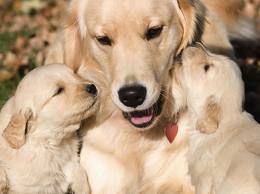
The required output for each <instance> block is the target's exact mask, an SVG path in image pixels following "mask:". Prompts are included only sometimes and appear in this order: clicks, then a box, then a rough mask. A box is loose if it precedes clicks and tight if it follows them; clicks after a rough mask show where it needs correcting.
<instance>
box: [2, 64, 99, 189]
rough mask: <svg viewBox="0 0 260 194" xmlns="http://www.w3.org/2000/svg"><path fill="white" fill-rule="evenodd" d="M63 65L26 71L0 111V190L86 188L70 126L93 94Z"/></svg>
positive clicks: (88, 108)
mask: <svg viewBox="0 0 260 194" xmlns="http://www.w3.org/2000/svg"><path fill="white" fill-rule="evenodd" d="M86 84H87V82H83V81H81V79H79V77H78V76H76V75H75V74H74V73H73V71H72V70H71V69H69V68H68V67H67V66H65V65H47V66H44V67H40V68H37V69H36V70H33V71H32V72H30V73H29V74H28V75H27V76H26V77H25V78H24V79H23V80H22V81H21V83H20V84H19V86H18V88H17V91H16V93H15V95H14V97H12V98H11V99H10V100H9V101H8V102H7V103H6V105H5V106H4V108H3V109H2V111H1V114H0V132H1V136H0V155H1V157H0V191H2V192H1V193H5V192H6V190H8V194H25V193H26V194H35V193H39V194H54V193H55V194H64V193H65V192H66V191H67V190H68V188H69V187H71V188H72V190H73V191H74V192H75V193H78V194H88V193H89V192H90V191H89V186H88V181H87V175H86V173H85V171H84V169H83V168H82V167H81V166H80V164H79V157H78V154H77V152H78V147H79V140H78V138H77V135H76V131H77V130H78V129H79V127H80V124H81V121H82V120H83V119H85V118H88V117H90V116H91V115H92V114H94V113H95V110H96V109H97V103H96V99H95V98H94V96H92V95H90V94H89V93H87V92H86V90H85V87H86Z"/></svg>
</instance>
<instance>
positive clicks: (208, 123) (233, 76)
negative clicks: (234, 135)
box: [174, 45, 244, 133]
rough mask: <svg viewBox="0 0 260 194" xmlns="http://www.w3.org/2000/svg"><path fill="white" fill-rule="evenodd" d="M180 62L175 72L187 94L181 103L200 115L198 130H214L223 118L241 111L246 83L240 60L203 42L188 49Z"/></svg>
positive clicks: (184, 92) (183, 93)
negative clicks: (233, 58) (232, 59)
mask: <svg viewBox="0 0 260 194" xmlns="http://www.w3.org/2000/svg"><path fill="white" fill-rule="evenodd" d="M181 63H182V64H181V65H179V66H177V67H176V72H175V74H176V76H177V77H178V80H179V82H180V85H181V88H182V90H183V91H182V97H183V96H186V102H185V101H182V103H187V105H188V108H189V109H190V110H191V111H192V112H193V113H194V115H195V116H196V117H197V118H198V122H197V128H198V129H199V130H201V131H202V132H207V133H208V132H214V131H215V130H216V129H217V127H218V124H219V122H220V120H221V119H223V118H225V117H230V116H232V115H234V114H236V113H238V112H241V111H242V103H243V98H244V85H243V81H242V79H241V72H240V70H239V67H238V65H237V64H235V63H234V62H233V61H231V60H230V59H228V58H226V57H224V56H220V55H215V54H212V53H210V52H208V51H206V49H204V48H203V47H202V46H201V45H198V46H196V47H189V48H187V49H185V50H184V52H183V55H182V62H181ZM174 93H176V92H174Z"/></svg>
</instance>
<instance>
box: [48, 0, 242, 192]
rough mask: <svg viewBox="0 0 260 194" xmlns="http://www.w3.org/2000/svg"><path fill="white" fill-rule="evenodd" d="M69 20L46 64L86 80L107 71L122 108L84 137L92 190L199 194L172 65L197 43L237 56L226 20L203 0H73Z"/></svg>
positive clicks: (112, 94)
mask: <svg viewBox="0 0 260 194" xmlns="http://www.w3.org/2000/svg"><path fill="white" fill-rule="evenodd" d="M66 24H67V25H66V27H65V28H64V30H63V31H62V33H61V34H60V35H59V40H58V41H57V43H56V44H55V45H53V47H52V48H51V49H50V51H49V57H48V59H47V61H46V63H50V62H65V63H66V64H68V65H69V66H71V67H73V68H75V69H77V68H78V67H80V68H79V71H78V73H79V74H81V75H82V76H84V75H85V76H86V77H88V75H89V74H90V73H89V72H90V71H92V70H93V69H96V70H98V71H100V72H102V73H103V75H104V76H103V79H104V80H106V82H107V85H108V86H107V90H108V91H109V93H108V95H107V97H108V98H111V99H112V101H113V103H114V104H115V105H116V107H115V106H113V105H108V107H110V106H111V109H113V110H114V113H113V114H112V116H111V117H110V118H109V119H107V120H106V121H105V122H104V123H102V124H100V125H97V126H95V127H93V128H91V130H88V132H87V133H86V136H85V137H84V143H83V149H82V153H81V164H82V165H83V166H84V168H85V169H86V170H87V171H88V177H89V182H90V185H91V189H92V192H93V193H102V194H103V193H109V194H113V193H120V194H122V193H131V194H134V193H149V194H151V193H192V192H193V191H192V190H193V188H192V186H191V184H190V181H189V176H188V173H187V172H188V165H187V161H186V157H185V152H186V151H187V134H186V132H185V131H179V132H178V131H177V128H176V125H175V124H174V122H175V115H172V113H171V110H170V109H169V108H171V107H172V105H174V104H175V102H174V100H173V101H172V99H171V98H169V96H170V90H171V84H170V83H172V81H171V77H170V75H169V70H170V69H171V67H172V64H173V62H174V58H175V57H176V56H177V55H178V54H180V53H181V51H182V50H183V49H184V48H185V47H186V46H187V45H189V44H191V43H193V42H195V41H203V42H204V43H205V45H207V46H208V47H209V48H210V49H211V50H213V51H215V52H219V53H225V54H229V55H232V46H231V44H230V42H229V39H228V34H229V33H228V31H227V29H226V28H225V23H223V21H222V20H220V19H219V17H218V16H217V14H216V13H214V12H213V11H207V9H206V7H205V5H204V4H203V3H202V2H201V1H199V0H124V1H119V0H72V1H71V3H70V9H69V13H68V19H67V21H66ZM240 30H243V28H241V29H240ZM84 68H86V69H88V70H87V71H86V72H87V73H86V74H84V73H83V72H82V69H84ZM88 128H89V125H87V126H86V127H83V129H88ZM164 131H165V133H166V136H165V135H164ZM172 134H173V135H172ZM175 136H176V137H175ZM167 138H168V139H169V140H170V142H172V141H173V140H174V141H173V144H170V143H169V142H168V140H167Z"/></svg>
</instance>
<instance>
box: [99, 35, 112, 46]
mask: <svg viewBox="0 0 260 194" xmlns="http://www.w3.org/2000/svg"><path fill="white" fill-rule="evenodd" d="M97 41H98V42H99V43H100V44H102V45H105V46H111V45H112V40H111V39H110V38H109V37H108V36H99V37H97Z"/></svg>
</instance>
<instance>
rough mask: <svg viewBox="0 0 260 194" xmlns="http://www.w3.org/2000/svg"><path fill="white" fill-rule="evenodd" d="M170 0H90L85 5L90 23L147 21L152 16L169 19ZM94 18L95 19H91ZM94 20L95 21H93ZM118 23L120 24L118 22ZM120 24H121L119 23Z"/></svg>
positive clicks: (170, 14)
mask: <svg viewBox="0 0 260 194" xmlns="http://www.w3.org/2000/svg"><path fill="white" fill-rule="evenodd" d="M162 1H164V3H162ZM170 2H171V1H170V0H141V1H140V0H124V1H122V0H89V1H88V3H86V4H85V5H82V6H85V9H86V11H84V13H86V14H87V15H86V21H87V22H88V23H90V24H92V25H93V24H96V25H97V24H109V23H128V22H135V23H145V22H149V21H146V20H150V19H151V18H156V19H158V18H161V19H162V20H163V19H164V20H167V19H168V18H170V17H171V16H172V13H171V12H172V10H171V9H170V8H172V7H173V5H172V4H171V3H170ZM90 18H92V19H93V18H94V20H92V19H90ZM93 22H94V23H93ZM117 25H118V24H117ZM119 25H120V24H119Z"/></svg>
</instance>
